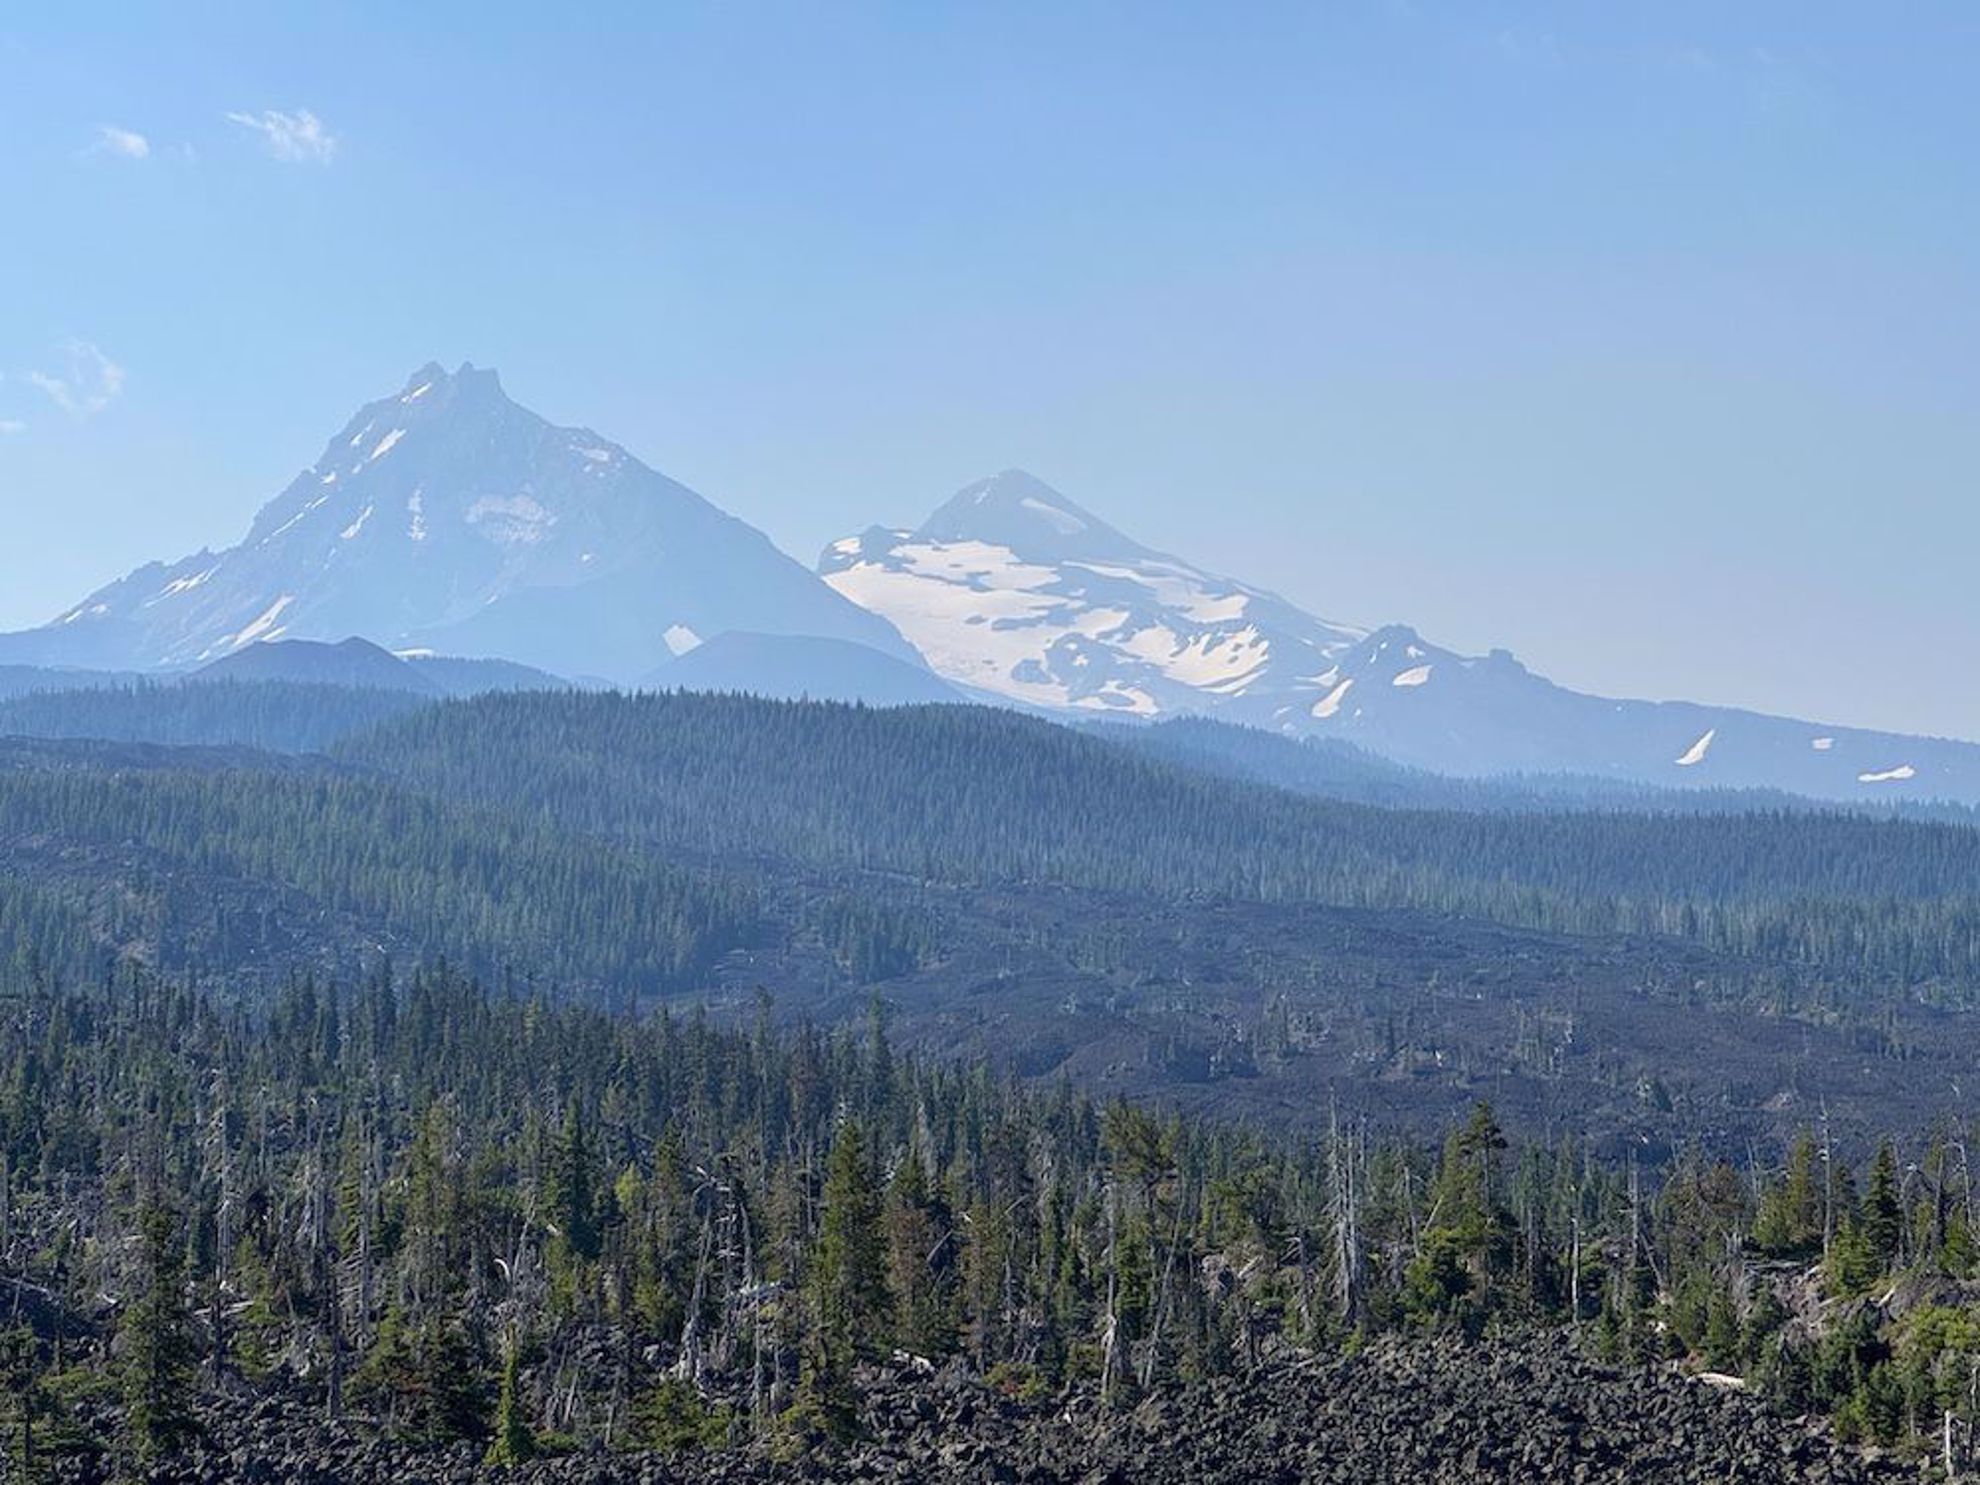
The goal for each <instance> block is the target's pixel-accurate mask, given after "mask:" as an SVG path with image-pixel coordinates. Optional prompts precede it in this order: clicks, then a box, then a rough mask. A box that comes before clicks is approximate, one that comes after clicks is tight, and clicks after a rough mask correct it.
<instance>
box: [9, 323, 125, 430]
mask: <svg viewBox="0 0 1980 1485" xmlns="http://www.w3.org/2000/svg"><path fill="white" fill-rule="evenodd" d="M62 356H63V368H62V370H61V372H60V373H56V372H52V371H30V372H29V373H28V374H27V379H28V380H29V381H30V382H32V383H33V384H34V385H35V386H37V387H39V388H40V389H41V390H42V391H43V392H45V393H46V394H47V395H48V400H49V401H50V402H52V403H54V404H55V405H56V406H57V407H59V408H61V409H62V411H63V412H65V413H67V414H68V415H69V416H70V417H72V418H91V417H94V416H96V414H98V413H100V412H102V411H103V409H104V408H106V407H108V406H109V405H110V404H111V403H113V402H115V401H116V400H117V398H118V397H119V396H120V395H122V393H123V390H124V368H123V367H121V366H119V365H118V364H117V363H116V362H115V361H112V360H111V359H110V358H109V357H108V356H106V355H104V354H103V352H102V351H100V350H98V349H97V348H96V347H95V346H93V345H91V344H90V343H89V342H88V341H86V340H71V341H68V342H66V343H65V344H64V345H63V347H62Z"/></svg>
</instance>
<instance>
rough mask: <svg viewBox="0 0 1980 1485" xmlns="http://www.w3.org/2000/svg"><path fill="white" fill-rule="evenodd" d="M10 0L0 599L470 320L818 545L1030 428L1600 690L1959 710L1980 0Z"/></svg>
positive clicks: (1209, 539)
mask: <svg viewBox="0 0 1980 1485" xmlns="http://www.w3.org/2000/svg"><path fill="white" fill-rule="evenodd" d="M1836 14H1838V13H1835V12H1817V11H1810V10H1808V9H1806V8H1804V7H1788V6H1785V5H1769V6H1762V7H1755V8H1752V9H1749V10H1745V11H1742V12H1741V13H1739V14H1737V15H1728V14H1724V13H1722V12H1721V11H1720V10H1718V9H1716V8H1712V7H1706V6H1702V5H1679V6H1671V7H1665V8H1662V9H1660V10H1659V11H1658V12H1657V13H1656V14H1655V15H1654V16H1647V17H1627V16H1620V15H1614V14H1606V15H1599V16H1597V15H1590V14H1587V13H1584V12H1581V11H1579V10H1576V9H1574V8H1571V7H1566V6H1547V7H1531V6H1526V7H1517V8H1514V7H1504V8H1500V7H1490V8H1472V9H1467V10H1465V11H1463V12H1461V13H1460V12H1454V11H1446V10H1440V9H1438V8H1436V7H1431V6H1427V5H1408V4H1402V3H1390V4H1380V3H1370V4H1367V5H1359V6H1347V7H1341V8H1338V9H1336V10H1332V11H1329V12H1328V13H1326V14H1324V15H1316V14H1309V13H1307V12H1306V11H1304V10H1303V9H1298V8H1291V7H1272V6H1260V7H1255V8H1252V9H1250V10H1248V11H1247V12H1245V15H1246V18H1247V20H1248V22H1249V23H1248V24H1246V25H1243V26H1234V25H1231V24H1229V21H1228V18H1224V23H1223V24H1211V23H1209V22H1206V21H1203V20H1201V19H1199V18H1197V17H1195V16H1193V15H1192V14H1191V13H1190V12H1189V11H1187V10H1185V9H1165V8H1147V9H1137V10H1136V11H1135V12H1134V16H1135V24H1134V25H1133V26H1132V27H1127V26H1123V25H1121V24H1119V22H1120V20H1121V18H1122V13H1121V12H1119V11H1118V10H1116V9H1114V8H1110V7H1100V6H1081V7H1075V8H1070V9H1067V8H1062V7H1053V8H1050V9H1047V8H1042V7H1028V6H1020V7H1007V8H1002V9H999V10H997V11H995V12H990V11H984V12H980V13H960V12H946V13H937V12H934V11H932V10H921V9H918V8H905V7H875V8H874V9H873V10H872V11H863V12H859V13H855V14H837V15H831V16H826V15H822V14H820V13H816V12H811V11H807V10H804V9H801V8H796V7H792V8H787V9H780V8H775V7H769V8H765V7H758V8H755V9H753V10H751V11H750V12H749V13H748V14H747V15H745V14H743V13H742V12H740V11H731V10H722V9H715V8H691V9H687V10H684V11H681V12H678V13H676V14H674V15H673V16H671V17H669V18H668V19H667V20H666V21H665V22H664V23H662V22H657V21H654V20H652V19H651V18H650V17H648V16H647V15H646V13H645V12H644V11H640V10H634V9H626V10H623V11H611V10H599V11H593V12H590V13H588V14H586V15H583V16H579V17H576V18H573V19H572V20H570V21H569V22H568V23H560V24H559V26H558V27H557V28H556V29H554V30H552V29H549V28H531V27H529V26H527V25H525V24H523V23H522V22H520V21H518V20H516V19H515V18H511V17H501V16H495V17H488V16H484V15H482V14H481V13H480V12H479V11H475V10H470V9H467V8H463V7H456V6H438V7H433V8H430V9H428V10H424V11H421V12H419V13H416V14H397V13H392V12H386V11H383V10H377V11H372V12H370V13H369V14H368V15H358V14H355V13H354V14H349V15H346V16H343V17H340V18H337V19H334V20H325V21H321V22H318V23H316V24H315V26H314V27H313V34H312V35H311V37H310V39H309V43H308V44H297V40H296V36H295V27H294V26H293V25H292V24H289V23H286V22H283V21H280V20H277V19H272V18H266V17H262V16H260V15H258V14H257V13H255V12H253V11H249V10H245V9H244V10H242V11H240V12H238V13H237V14H235V15H232V16H230V17H227V18H226V19H224V20H222V19H220V18H217V17H215V16H214V15H213V14H211V13H209V14H208V15H207V16H205V17H203V18H202V19H201V20H199V21H198V22H187V21H184V20H183V19H182V18H180V17H178V16H177V15H176V14H175V13H174V12H172V11H170V10H167V9H165V8H163V7H151V8H145V9H133V10H130V11H129V12H127V19H126V24H125V25H124V26H123V27H122V29H120V31H119V32H118V33H117V34H115V35H114V36H104V35H100V34H90V32H89V31H88V30H87V29H86V28H85V26H84V25H83V24H82V23H81V22H79V21H75V20H70V19H65V18H63V17H61V16H57V15H53V14H50V15H45V16H37V17H27V18H12V19H10V20H9V21H8V22H6V23H5V25H4V27H0V70H4V73H5V74H6V75H7V76H8V77H9V79H10V86H9V87H8V88H7V89H6V90H4V91H0V162H4V164H5V166H6V168H7V170H8V172H9V175H10V177H11V178H12V180H13V182H14V189H15V192H16V195H17V198H18V199H21V200H24V201H32V202H34V203H36V206H35V210H34V212H33V221H32V222H31V223H30V224H29V225H28V226H27V229H26V230H19V231H17V232H16V233H14V234H10V235H9V237H8V238H7V239H6V240H5V241H4V242H0V274H4V276H5V281H6V282H7V283H8V284H9V285H10V286H11V287H12V288H13V289H14V290H15V292H14V293H13V294H11V295H10V296H9V297H8V301H7V308H6V310H5V311H4V312H0V491H3V492H4V495H0V506H4V508H5V509H4V513H5V515H6V518H7V529H8V531H9V542H8V546H7V559H6V560H5V561H4V562H0V627H5V628H15V627H23V626H27V625H30V624H35V623H40V622H44V621H46V620H47V619H49V618H51V617H53V616H54V615H55V614H57V613H58V612H60V611H61V610H62V609H63V608H65V607H66V606H68V605H70V604H73V603H74V602H75V601H76V600H77V599H78V598H80V597H81V596H82V595H83V594H84V593H85V592H87V591H89V590H90V589H92V588H94V587H96V586H98V585H99V584H101V583H103V582H105V581H108V580H110V579H111V578H113V577H116V576H118V575H121V574H122V573H124V572H126V571H128V570H129V569H130V568H132V567H134V566H136V565H137V564H139V563H141V562H143V561H146V560H150V559H154V558H166V559H169V558H174V557H178V556H181V555H183V554H184V553H186V552H188V551H191V550H193V549H195V548H197V547H199V546H201V545H212V546H216V547H217V546H223V545H228V544H231V543H232V542H234V541H236V540H238V538H239V537H240V535H241V534H242V532H243V531H244V530H245V529H246V526H247V523H248V520H249V518H250V517H251V516H252V514H253V512H254V511H255V509H257V508H258V507H259V506H260V505H261V504H262V503H263V502H264V501H266V500H267V499H269V498H270V497H272V496H273V495H274V494H275V493H276V492H277V491H278V490H279V489H280V488H281V487H282V485H283V484H285V483H286V482H287V481H288V479H290V478H291V477H292V476H293V474H294V473H295V471H296V470H297V469H299V468H301V467H302V466H303V465H305V464H306V463H307V462H308V461H309V460H310V459H312V458H314V457H315V455H316V453H317V452H318V450H319V449H320V447H321V445H322V442H323V440H324V439H325V438H327V437H328V436H329V435H330V434H331V433H332V432H334V431H335V429H336V428H337V426H338V424H339V423H340V422H341V420H343V419H344V418H346V417H347V416H348V415H349V414H350V413H351V412H352V411H353V410H354V409H355V407H356V406H357V405H358V404H359V403H360V402H362V401H365V400H368V399H371V398H375V397H379V396H382V395H385V394H386V393H387V392H389V391H391V390H393V389H394V388H396V387H397V386H398V385H399V384H400V382H401V381H402V379H403V378H404V376H405V375H406V373H407V372H408V371H410V370H411V369H412V368H413V367H414V366H416V365H418V364H420V363H421V362H423V361H425V360H428V359H439V360H441V361H444V362H446V363H447V364H449V365H453V364H455V363H457V362H459V361H461V360H472V361H474V362H476V363H477V364H480V365H493V366H495V367H497V368H498V369H499V370H500V371H501V372H502V374H503V378H504V382H505V384H506V386H507V387H508V389H509V391H510V394H511V395H512V396H514V397H515V398H516V399H517V400H518V401H520V402H522V403H523V404H525V405H527V406H530V407H532V408H534V409H535V410H537V411H539V412H541V413H542V414H544V415H545V416H546V417H549V418H551V419H553V420H554V421H557V422H560V423H576V424H588V425H590V426H592V427H594V428H596V429H597V430H598V431H600V432H601V433H604V434H605V435H607V436H608V437H610V438H613V439H615V440H617V441H619V442H621V443H623V444H625V445H626V446H627V447H628V448H629V449H630V450H631V451H632V452H633V453H635V454H636V455H638V456H639V457H640V458H642V459H643V460H645V461H646V462H648V463H650V464H652V465H653V466H654V467H655V468H657V469H660V470H662V471H664V472H666V473H668V474H670V475H672V476H674V477H675V478H677V479H680V480H682V481H683V482H684V483H687V484H689V485H691V486H692V487H694V488H695V489H697V490H698V491H700V492H701V493H702V494H704V495H705V496H707V497H708V498H709V499H710V500H712V501H714V502H715V503H716V504H717V505H719V506H721V507H722V508H724V509H725V510H728V511H729V512H731V513H732V514H734V515H736V516H738V517H740V518H742V519H743V520H746V521H748V522H750V523H752V524H754V525H757V526H759V527H761V528H763V529H764V530H765V531H767V532H768V533H769V534H770V535H771V536H772V538H773V539H775V540H776V541H777V542H778V544H779V545H780V546H782V547H783V548H784V549H785V550H786V551H787V552H789V553H791V554H792V555H793V556H795V557H797V558H798V559H799V560H801V561H803V562H804V563H806V565H807V566H808V565H810V563H811V562H812V560H813V559H814V557H815V556H816V554H817V552H818V550H819V549H820V548H821V547H822V546H823V545H824V544H825V543H826V542H827V541H830V540H832V539H834V538H836V537H839V536H842V535H845V534H848V533H850V532H853V531H857V530H859V529H860V528H862V527H864V526H866V525H869V524H872V523H876V522H877V523H882V524H903V525H913V524H916V523H918V522H919V521H920V520H922V519H923V518H924V517H925V516H926V515H927V514H928V513H929V511H931V510H932V509H933V508H934V507H935V506H936V505H937V504H939V503H940V502H941V501H942V500H944V499H946V498H947V497H948V496H949V495H950V494H951V493H953V492H954V491H955V490H956V489H957V488H959V487H961V486H962V485H965V484H967V483H969V482H970V481H972V480H974V479H977V478H980V477H982V476H984V475H987V474H990V473H992V472H994V471H996V470H998V469H1002V468H1005V467H1008V466H1013V465H1015V466H1022V467H1024V468H1026V469H1028V470H1030V471H1032V472H1033V473H1035V474H1036V475H1038V476H1039V477H1040V478H1042V479H1044V480H1046V481H1047V482H1049V483H1051V484H1053V485H1054V486H1056V487H1058V488H1059V489H1061V490H1063V491H1064V492H1065V493H1066V494H1067V495H1069V496H1070V497H1072V498H1073V499H1074V500H1076V501H1078V502H1079V503H1080V504H1082V505H1084V506H1086V507H1088V508H1090V509H1091V510H1093V511H1094V512H1095V513H1097V514H1098V515H1100V516H1101V517H1103V518H1104V519H1106V520H1108V521H1110V522H1112V523H1114V524H1115V525H1118V526H1120V527H1121V528H1122V529H1124V530H1126V531H1127V532H1129V533H1130V534H1132V535H1134V536H1135V537H1137V538H1138V539H1140V540H1141V541H1143V542H1145V543H1147V544H1148V545H1150V546H1153V547H1156V548H1159V549H1164V550H1168V551H1173V552H1177V553H1179V554H1181V555H1183V556H1185V557H1187V558H1189V559H1190V560H1192V561H1194V562H1197V563H1199V564H1201V565H1203V566H1204V567H1207V568H1210V569H1213V570H1216V571H1220V572H1225V573H1229V574H1232V575H1235V576H1238V577H1241V578H1244V579H1247V580H1249V581H1252V582H1255V583H1258V584H1260V585H1262V586H1265V587H1269V588H1272V589H1275V590H1277V591H1279V592H1281V593H1283V594H1284V595H1285V596H1287V597H1288V598H1290V599H1292V600H1293V601H1294V602H1296V603H1298V604H1300V605H1301V606H1302V607H1305V608H1308V609H1310V610H1312V611H1314V612H1316V613H1319V614H1323V615H1326V616H1327V617H1330V618H1334V619H1338V620H1342V621H1346V622H1351V623H1357V624H1366V625H1371V626H1372V625H1379V624H1382V623H1387V622H1403V623H1408V624H1411V625H1413V626H1415V627H1416V628H1418V629H1419V630H1421V631H1422V632H1423V633H1424V634H1425V635H1426V636H1427V637H1429V638H1430V639H1432V640H1435V641H1437V642H1440V643H1444V644H1449V645H1451V646H1453V647H1455V648H1458V649H1462V650H1465V651H1470V652H1480V651H1483V650H1485V649H1487V648H1489V647H1492V646H1504V647H1507V648H1510V649H1512V650H1513V651H1514V652H1515V653H1517V654H1518V655H1520V657H1521V658H1522V659H1523V660H1525V661H1526V662H1527V663H1528V664H1529V665H1530V666H1531V667H1532V668H1533V669H1535V670H1536V671H1539V672H1541V673H1543V674H1546V675H1548V676H1550V677H1552V678H1554V679H1556V680H1558V681H1560V682H1562V683H1563V684H1566V685H1571V686H1573V687H1575V688H1577V689H1581V690H1585V691H1593V692H1597V693H1601V694H1609V695H1616V696H1644V697H1651V698H1677V697H1682V698H1684V699H1688V700H1696V701H1703V702H1716V703H1725V704H1736V705H1740V706H1746V707H1751V708H1754V709H1756V710H1763V711H1772V712H1781V713H1787V714H1792V715H1797V716H1805V717H1808V718H1811V719H1814V720H1819V721H1825V722H1835V723H1839V724H1854V725H1862V726H1870V727H1880V728H1888V729H1894V730H1907V731H1917V732H1925V733H1932V734H1938V735H1952V736H1964V737H1970V738H1980V696H1976V695H1975V694H1973V693H1972V691H1971V689H1970V688H1962V687H1958V686H1957V685H1948V684H1947V678H1948V676H1956V675H1958V674H1960V673H1963V672H1964V671H1965V670H1966V669H1968V668H1970V660H1969V657H1970V656H1972V655H1973V654H1974V653H1975V651H1976V649H1980V605H1976V604H1975V603H1974V602H1973V601H1972V598H1971V596H1970V594H1971V584H1970V579H1969V578H1968V576H1967V574H1966V567H1967V555H1966V554H1967V552H1968V551H1970V550H1971V549H1972V547H1973V544H1974V540H1975V538H1976V537H1980V512H1976V510H1975V507H1974V503H1973V501H1972V498H1971V494H1970V490H1969V489H1968V486H1969V484H1970V479H1971V474H1970V471H1971V470H1972V469H1973V467H1974V460H1973V454H1974V452H1975V444H1976V441H1977V440H1976V435H1975V433H1974V432H1973V429H1972V426H1971V424H1972V416H1971V411H1970V408H1971V405H1972V403H1973V401H1974V393H1975V391H1976V385H1975V383H1976V374H1975V372H1974V370H1973V368H1972V366H1971V364H1970V358H1969V357H1968V356H1967V355H1966V347H1967V346H1968V345H1969V344H1970V343H1971V341H1972V338H1973V336H1972V331H1973V330H1974V328H1975V321H1976V318H1980V316H1977V315H1976V309H1980V293H1976V289H1980V282H1976V277H1977V275H1976V267H1975V264H1974V262H1973V256H1972V253H1971V249H1970V241H1971V236H1972V229H1973V226H1974V220H1973V219H1974V216H1975V208H1974V207H1973V205H1972V203H1973V202H1974V201H1975V200H1976V199H1980V196H1976V193H1975V192H1974V191H1973V189H1972V186H1973V185H1974V181H1973V179H1972V177H1973V176H1974V174H1975V173H1976V170H1977V169H1980V167H1977V166H1976V164H1975V160H1976V158H1980V157H1976V154H1975V152H1974V150H1973V149H1972V148H1971V146H1972V145H1973V143H1974V142H1975V141H1974V134H1975V132H1976V128H1975V125H1974V123H1973V121H1972V119H1971V117H1970V111H1969V110H1968V109H1967V108H1966V106H1965V103H1964V97H1963V92H1962V89H1963V85H1964V84H1963V78H1962V75H1961V74H1962V70H1963V69H1962V67H1961V65H1960V59H1961V57H1962V56H1963V55H1971V47H1972V44H1973V42H1974V41H1975V40H1980V17H1976V16H1973V15H1971V14H1969V13H1967V12H1964V11H1961V10H1956V9H1954V8H1952V7H1934V8H1928V9H1926V10H1923V11H1920V12H1918V13H1916V14H1914V15H1913V16H1912V17H1911V22H1910V29H1908V30H1907V31H1906V32H1905V34H1904V35H1903V36H1902V37H1901V38H1900V37H1894V36H1891V37H1887V36H1885V35H1884V34H1883V29H1884V28H1879V27H1875V26H1873V25H1871V24H1870V23H1868V22H1866V23H1864V24H1863V25H1861V26H1852V25H1850V24H1849V23H1847V22H1846V21H1842V20H1837V19H1834V18H1833V17H1834V15H1836Z"/></svg>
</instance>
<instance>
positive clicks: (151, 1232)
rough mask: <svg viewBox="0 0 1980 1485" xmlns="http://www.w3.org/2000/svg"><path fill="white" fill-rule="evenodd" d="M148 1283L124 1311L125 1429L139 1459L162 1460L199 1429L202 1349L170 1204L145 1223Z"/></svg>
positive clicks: (144, 1279) (152, 1207)
mask: <svg viewBox="0 0 1980 1485" xmlns="http://www.w3.org/2000/svg"><path fill="white" fill-rule="evenodd" d="M138 1240H139V1254H140V1264H141V1284H142V1288H141V1289H140V1291H139V1293H138V1295H137V1297H136V1298H135V1299H134V1300H133V1302H132V1303H131V1305H130V1306H129V1308H127V1309H126V1310H125V1312H124V1322H123V1325H122V1327H121V1331H120V1335H119V1341H120V1343H121V1344H122V1346H123V1350H124V1398H125V1402H126V1404H127V1413H126V1425H125V1426H126V1428H127V1429H128V1431H129V1434H130V1441H131V1446H132V1448H133V1449H134V1450H135V1452H136V1454H137V1456H138V1457H139V1458H140V1459H147V1460H148V1459H156V1458H159V1457H160V1456H162V1455H166V1454H170V1453H173V1452H175V1451H176V1450H178V1449H180V1448H182V1447H183V1446H184V1445H185V1444H187V1443H188V1442H189V1441H190V1440H191V1439H192V1438H193V1436H194V1434H195V1433H196V1432H197V1427H196V1424H195V1421H194V1418H193V1411H192V1400H193V1383H194V1361H195V1352H194V1347H193V1340H192V1325H191V1313H190V1311H189V1309H188V1307H187V1303H186V1295H185V1261H186V1260H185V1248H184V1245H183V1244H182V1242H181V1241H180V1234H179V1224H178V1221H177V1219H176V1218H175V1217H174V1216H173V1214H172V1211H171V1209H170V1208H169V1207H167V1206H165V1205H164V1204H163V1203H162V1202H160V1201H157V1200H156V1199H154V1200H152V1201H151V1202H149V1203H148V1204H147V1205H146V1208H145V1210H144V1212H143V1213H142V1215H141V1216H140V1217H139V1219H138Z"/></svg>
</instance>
